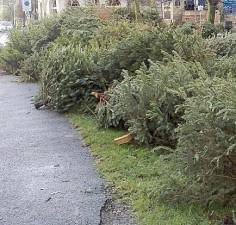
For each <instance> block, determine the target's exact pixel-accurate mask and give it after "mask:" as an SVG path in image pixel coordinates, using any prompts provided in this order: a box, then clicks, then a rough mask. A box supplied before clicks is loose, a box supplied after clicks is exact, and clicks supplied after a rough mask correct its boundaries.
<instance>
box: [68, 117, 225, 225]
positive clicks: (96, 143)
mask: <svg viewBox="0 0 236 225" xmlns="http://www.w3.org/2000/svg"><path fill="white" fill-rule="evenodd" d="M69 118H70V120H71V122H72V124H73V125H75V126H76V127H78V129H79V130H80V133H81V134H82V136H83V137H84V138H85V141H86V143H87V144H89V145H90V147H91V149H92V153H93V155H94V156H95V158H96V159H97V167H98V168H99V170H100V171H101V172H102V174H103V175H104V177H105V178H106V179H107V180H108V181H109V182H111V184H112V185H113V186H114V188H115V190H116V192H117V196H116V197H119V198H120V199H122V200H124V201H126V202H128V203H129V204H131V206H132V207H133V209H134V211H135V212H136V213H137V216H138V218H139V222H140V224H141V225H159V224H160V225H207V224H217V223H210V222H209V220H208V218H207V214H206V213H205V212H204V210H203V209H202V208H200V207H196V206H193V205H170V204H167V203H160V202H157V198H156V196H159V195H160V194H162V192H163V185H164V184H166V182H168V180H169V177H172V176H175V177H176V176H178V174H176V173H175V170H174V165H171V164H170V162H166V161H165V160H162V159H161V157H160V156H158V155H157V154H155V153H153V152H151V151H150V149H147V148H144V147H137V146H134V145H122V146H119V145H116V144H114V142H113V139H114V138H116V137H119V136H121V135H123V134H124V133H123V132H122V131H117V130H112V129H98V128H97V126H96V123H95V121H94V120H93V119H91V118H88V117H85V116H82V115H79V114H69ZM179 179H181V177H180V178H179ZM219 211H224V210H223V209H222V210H218V212H219ZM221 218H222V217H221Z"/></svg>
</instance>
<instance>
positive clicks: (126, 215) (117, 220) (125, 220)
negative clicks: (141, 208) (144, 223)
mask: <svg viewBox="0 0 236 225" xmlns="http://www.w3.org/2000/svg"><path fill="white" fill-rule="evenodd" d="M100 216H101V222H100V225H137V222H136V219H135V218H134V215H133V212H132V211H131V210H130V208H129V207H128V206H126V205H123V204H121V203H119V202H118V201H114V200H112V199H111V198H108V199H107V200H106V202H105V204H104V206H103V207H102V208H101V212H100Z"/></svg>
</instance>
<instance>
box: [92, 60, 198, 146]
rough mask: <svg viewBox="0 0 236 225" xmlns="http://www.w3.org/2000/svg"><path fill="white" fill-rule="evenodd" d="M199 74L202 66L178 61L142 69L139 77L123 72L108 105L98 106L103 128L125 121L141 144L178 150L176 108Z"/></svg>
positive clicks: (112, 90)
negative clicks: (189, 85) (190, 83)
mask: <svg viewBox="0 0 236 225" xmlns="http://www.w3.org/2000/svg"><path fill="white" fill-rule="evenodd" d="M200 72H201V67H200V65H196V64H194V63H187V62H184V61H182V60H180V59H179V58H175V59H174V61H171V62H168V63H167V64H165V63H164V64H163V63H151V66H150V68H149V69H148V68H147V67H146V66H143V67H142V68H140V69H139V70H137V71H136V76H134V75H129V74H128V72H124V73H123V75H124V80H123V81H121V82H120V83H119V84H117V85H116V86H115V87H113V88H112V89H111V90H109V91H108V93H107V95H108V102H107V104H105V105H103V104H99V105H98V107H97V113H98V116H97V118H98V122H99V123H100V125H101V126H104V127H109V126H114V127H116V126H118V125H119V123H120V122H121V123H123V122H125V125H126V126H127V127H128V130H129V131H130V132H131V133H132V134H133V135H134V136H135V139H136V140H137V141H138V142H140V143H146V144H147V143H148V144H155V145H164V146H170V147H175V144H176V141H177V137H176V134H175V128H176V127H177V126H178V124H179V123H181V122H182V119H181V116H182V112H180V111H179V112H176V106H177V105H179V104H181V103H182V102H183V100H184V98H183V96H182V95H186V93H185V91H186V89H187V86H188V84H189V82H190V81H192V79H193V78H194V77H197V76H198V73H200Z"/></svg>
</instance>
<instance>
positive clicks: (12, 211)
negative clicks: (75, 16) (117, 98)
mask: <svg viewBox="0 0 236 225" xmlns="http://www.w3.org/2000/svg"><path fill="white" fill-rule="evenodd" d="M16 81H17V78H15V77H13V76H5V75H0V126H1V127H0V225H99V224H100V210H101V208H102V206H103V204H104V202H105V200H106V196H105V191H104V181H103V180H102V179H101V178H99V175H98V173H97V172H96V169H95V166H94V161H93V159H92V157H91V156H90V154H89V151H88V149H86V148H84V147H82V145H83V144H82V141H81V139H80V137H79V136H78V133H77V132H76V131H75V130H74V129H73V128H72V127H71V126H70V124H69V123H68V121H67V120H66V119H65V118H64V117H63V116H62V115H59V114H57V113H54V112H50V111H47V110H39V111H37V110H35V109H34V107H33V105H32V104H31V99H32V96H34V95H35V94H36V93H37V87H36V85H34V84H22V83H18V82H16Z"/></svg>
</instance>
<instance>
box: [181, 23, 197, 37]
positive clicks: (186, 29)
mask: <svg viewBox="0 0 236 225" xmlns="http://www.w3.org/2000/svg"><path fill="white" fill-rule="evenodd" d="M196 29H197V26H196V24H195V23H191V22H186V23H184V24H182V25H180V26H178V27H177V28H176V30H177V31H178V32H179V33H182V34H186V35H190V34H193V33H194V31H195V30H196Z"/></svg>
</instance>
